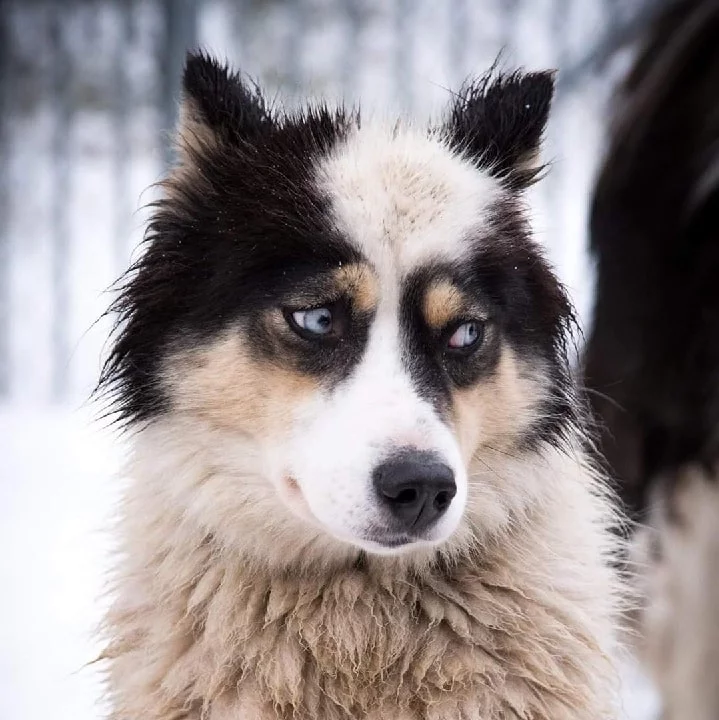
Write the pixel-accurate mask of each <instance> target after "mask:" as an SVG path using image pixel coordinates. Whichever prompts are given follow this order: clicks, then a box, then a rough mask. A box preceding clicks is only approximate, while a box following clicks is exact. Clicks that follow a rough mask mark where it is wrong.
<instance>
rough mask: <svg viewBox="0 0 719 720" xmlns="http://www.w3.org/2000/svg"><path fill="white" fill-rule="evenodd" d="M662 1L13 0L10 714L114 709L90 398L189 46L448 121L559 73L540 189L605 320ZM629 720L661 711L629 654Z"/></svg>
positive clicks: (8, 89)
mask: <svg viewBox="0 0 719 720" xmlns="http://www.w3.org/2000/svg"><path fill="white" fill-rule="evenodd" d="M658 5H659V3H658V2H656V1H655V2H650V1H647V0H643V1H642V0H445V1H444V2H437V1H436V0H296V1H292V0H240V1H238V0H235V1H230V0H206V1H204V2H203V1H202V0H197V1H196V2H195V1H194V0H65V1H63V2H53V1H52V0H0V161H1V162H0V548H1V549H0V578H2V591H0V618H2V620H0V718H2V719H6V718H7V720H16V719H17V720H21V719H22V720H36V719H37V720H40V719H41V718H42V719H43V720H44V719H45V718H47V717H52V718H53V719H54V720H88V719H89V718H95V717H101V715H102V713H101V709H102V702H101V699H100V687H99V676H98V671H97V669H96V668H95V667H94V666H92V665H88V663H90V661H92V660H93V658H94V657H95V654H96V653H97V644H96V641H95V640H94V638H93V632H94V629H95V626H96V623H97V622H98V621H99V618H100V615H101V611H102V607H103V605H104V602H105V601H104V599H103V597H102V590H103V579H104V570H105V569H106V568H107V567H108V565H109V562H110V559H109V547H110V546H109V541H108V538H107V536H106V534H105V532H104V530H105V529H106V528H107V527H108V523H109V522H110V516H111V507H112V502H113V499H114V497H116V494H117V484H116V483H115V482H114V481H113V477H114V476H115V474H116V473H117V471H118V468H119V465H120V463H121V458H122V452H123V450H122V447H121V445H120V444H119V443H118V442H117V441H116V439H115V438H114V437H113V435H112V432H111V431H108V430H107V429H106V428H104V427H103V424H102V422H98V421H97V420H96V417H97V415H98V414H99V408H98V407H97V406H95V405H94V404H93V403H92V402H90V401H89V395H90V392H91V390H92V388H93V385H94V383H95V381H96V379H97V375H98V372H99V368H100V365H101V362H102V357H103V354H104V351H105V344H106V340H107V334H108V331H109V328H110V320H109V319H107V318H102V317H101V316H102V313H103V312H104V310H105V309H106V307H107V305H108V304H109V301H110V299H111V295H110V294H109V293H108V288H109V287H110V286H111V284H112V282H113V281H114V280H115V279H116V278H117V277H118V275H119V274H120V273H121V272H122V271H123V270H124V269H125V268H126V267H127V265H128V263H129V261H130V258H131V257H132V256H133V254H134V253H136V252H137V246H138V243H139V241H140V239H141V237H142V228H143V224H144V222H145V220H146V216H147V215H146V212H147V211H146V210H145V209H143V208H144V206H146V205H147V203H148V202H150V201H151V200H152V199H153V197H154V193H155V190H154V189H152V187H151V186H152V184H153V183H155V182H156V181H158V180H159V179H161V177H162V175H163V172H164V170H165V168H166V167H167V163H168V162H170V161H171V152H170V150H169V149H168V147H169V143H168V138H169V130H170V128H171V127H172V125H173V123H174V122H175V118H176V104H177V96H178V90H179V73H180V69H181V63H182V59H183V57H184V51H185V48H186V47H188V46H195V47H197V46H202V47H205V48H207V49H208V50H211V51H212V52H214V53H216V54H218V55H221V56H226V57H227V58H228V59H229V60H230V61H231V62H232V63H233V64H234V65H235V66H236V67H237V68H240V69H241V70H243V71H244V72H246V73H248V74H249V75H250V76H252V77H255V78H258V79H259V80H260V82H261V84H262V85H263V86H264V87H265V88H266V89H267V91H268V95H269V96H270V97H273V98H276V99H277V102H279V103H282V104H286V105H293V104H295V103H297V102H299V101H300V100H301V99H303V98H307V97H311V98H317V97H323V98H328V99H329V100H331V101H337V102H342V101H344V102H346V103H348V104H354V103H357V102H359V101H360V99H361V104H362V107H363V112H364V113H368V112H373V113H378V114H383V115H384V114H395V113H398V112H401V113H410V114H412V115H415V116H417V117H418V118H420V119H425V118H428V117H435V118H436V117H438V116H439V114H440V113H441V111H442V107H443V105H444V104H445V103H446V102H448V99H449V97H450V92H451V90H452V89H456V88H458V87H459V86H460V84H461V83H462V81H463V80H464V79H465V78H466V77H467V76H469V75H472V74H478V73H481V72H483V71H484V70H486V69H487V68H488V67H489V66H490V65H491V64H492V63H493V62H494V61H495V60H497V58H499V64H500V66H501V67H506V68H512V67H515V66H519V65H521V66H525V67H527V68H545V67H552V68H558V69H559V75H558V95H557V100H556V103H555V107H554V112H553V116H552V120H551V122H550V127H549V130H548V134H547V143H546V148H545V157H546V159H547V160H549V161H551V163H552V170H551V173H550V175H549V177H548V178H547V180H546V181H545V182H543V183H542V184H540V185H539V186H537V187H536V189H534V190H533V191H532V194H531V197H530V203H531V209H532V212H533V216H534V219H535V227H536V233H537V237H538V238H539V239H540V241H541V242H542V243H544V244H545V245H546V247H547V250H548V253H549V255H550V257H551V259H552V260H553V262H554V263H555V265H556V267H557V269H558V271H559V273H560V275H561V277H562V279H563V280H564V282H565V283H566V284H567V286H568V288H569V289H570V292H571V293H572V296H573V298H574V300H575V303H576V304H577V307H578V310H579V314H580V318H581V320H582V321H583V322H584V323H586V322H588V321H589V318H590V313H591V297H592V277H591V264H590V262H589V260H588V258H587V255H586V249H585V246H586V237H585V236H586V216H587V206H588V203H589V199H590V191H591V183H592V179H593V175H594V172H595V168H596V165H597V162H598V160H599V159H600V157H601V152H602V144H603V137H604V133H605V130H606V125H607V121H608V119H609V116H610V106H609V99H610V96H611V90H612V87H613V84H614V83H615V82H616V80H617V78H619V77H620V76H621V73H622V70H623V69H624V68H625V67H626V65H627V62H628V60H629V59H630V58H631V52H632V47H633V40H634V39H635V38H636V37H637V32H638V31H639V30H640V29H641V28H642V27H643V26H644V25H645V23H646V21H647V18H648V17H650V15H651V13H652V12H654V11H655V9H656V7H657V6H658ZM625 685H626V687H625V698H626V713H627V715H626V716H627V718H631V719H634V720H649V718H652V717H654V714H655V712H656V703H655V699H654V696H653V694H652V692H651V689H650V688H649V687H648V686H647V684H646V682H645V681H644V680H643V679H642V678H641V677H639V676H638V675H637V674H636V671H635V670H634V668H633V667H632V666H631V665H628V666H627V670H626V684H625Z"/></svg>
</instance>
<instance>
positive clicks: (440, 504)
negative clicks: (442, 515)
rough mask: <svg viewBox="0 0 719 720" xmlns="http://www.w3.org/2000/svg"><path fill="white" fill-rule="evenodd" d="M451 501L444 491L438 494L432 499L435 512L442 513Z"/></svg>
mask: <svg viewBox="0 0 719 720" xmlns="http://www.w3.org/2000/svg"><path fill="white" fill-rule="evenodd" d="M451 501H452V498H451V497H450V496H449V493H448V492H447V491H446V490H442V491H440V492H438V493H437V496H436V497H435V498H434V507H435V509H436V510H439V511H440V512H443V511H444V510H446V509H447V507H448V506H449V503H450V502H451Z"/></svg>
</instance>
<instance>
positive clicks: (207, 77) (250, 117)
mask: <svg viewBox="0 0 719 720" xmlns="http://www.w3.org/2000/svg"><path fill="white" fill-rule="evenodd" d="M182 86H183V99H182V107H181V112H180V137H181V140H182V143H183V144H185V145H188V146H189V147H195V148H197V147H198V146H199V145H204V146H207V145H208V144H213V143H218V142H219V143H225V144H226V143H237V142H239V141H241V140H249V139H251V138H252V137H253V136H255V135H257V134H258V133H261V132H263V131H266V130H268V129H270V128H272V126H273V120H272V117H271V113H270V111H269V109H268V108H267V105H266V103H265V100H264V98H263V97H262V94H261V92H260V90H259V88H258V87H257V86H256V85H253V84H247V83H245V82H243V80H242V78H241V77H240V74H239V73H233V72H230V70H229V69H228V67H227V65H226V64H222V63H220V62H218V61H217V60H216V59H214V58H212V57H210V56H209V55H206V54H204V53H202V52H199V53H188V54H187V61H186V64H185V72H184V75H183V79H182ZM185 149H187V148H185Z"/></svg>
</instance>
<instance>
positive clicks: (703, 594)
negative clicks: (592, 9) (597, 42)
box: [584, 0, 719, 720]
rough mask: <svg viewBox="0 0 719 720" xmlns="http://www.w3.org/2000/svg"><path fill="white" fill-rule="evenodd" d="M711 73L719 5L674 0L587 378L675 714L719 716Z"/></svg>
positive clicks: (609, 234) (635, 99)
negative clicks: (631, 528) (629, 520)
mask: <svg viewBox="0 0 719 720" xmlns="http://www.w3.org/2000/svg"><path fill="white" fill-rule="evenodd" d="M718 83H719V3H718V2H716V0H682V1H681V2H674V3H670V4H669V6H668V8H667V9H666V10H665V11H664V12H663V13H661V15H660V16H659V17H657V18H656V20H655V21H654V23H653V24H652V26H651V27H650V28H649V30H648V32H647V34H646V38H645V39H644V40H643V43H642V47H641V49H640V51H639V53H638V56H637V58H636V60H635V62H634V65H633V67H632V68H631V70H630V72H629V74H628V76H627V78H626V80H625V81H624V83H623V84H622V86H621V87H620V90H619V93H618V98H617V103H616V105H617V107H616V118H615V120H614V123H613V126H612V128H611V133H610V141H609V146H608V150H607V154H606V159H605V161H604V165H603V167H602V168H601V171H600V174H599V178H598V180H597V184H596V188H595V193H594V200H593V207H592V213H591V246H592V251H593V254H594V257H595V258H596V265H597V298H596V306H595V317H594V323H593V328H592V331H591V333H590V336H589V342H588V346H587V351H586V355H585V371H584V374H585V384H586V386H587V387H588V388H589V390H590V392H591V396H590V397H591V404H592V406H593V410H594V413H595V416H596V417H597V418H598V420H599V422H600V427H601V433H600V443H599V446H600V450H601V452H602V453H603V455H604V457H605V458H606V461H607V463H608V465H609V467H610V469H611V472H612V475H614V476H615V477H616V479H617V483H618V489H619V491H620V495H621V496H622V498H623V500H624V503H625V505H626V508H627V510H628V511H629V512H630V513H631V515H632V516H633V518H634V519H635V521H636V522H637V523H638V529H637V531H636V533H635V534H634V537H633V540H634V542H633V546H634V547H633V550H632V553H631V555H630V563H631V565H632V566H633V567H632V568H630V570H631V571H632V572H633V573H634V574H635V579H636V582H637V585H638V587H639V588H640V589H642V590H643V593H644V598H643V604H644V606H645V607H644V610H643V611H642V612H640V613H639V617H638V618H637V621H638V629H639V634H640V636H641V642H640V643H639V649H640V652H641V655H642V657H643V658H644V660H645V662H646V663H647V665H648V667H649V668H650V670H651V672H652V675H653V676H654V678H655V680H656V681H657V684H658V687H659V690H660V692H661V695H662V699H663V701H664V705H665V717H666V718H667V719H672V720H673V719H676V720H683V719H684V718H693V719H694V720H704V719H705V718H706V719H709V718H711V719H714V718H716V717H719V693H718V692H717V690H716V688H717V686H718V682H717V681H718V680H719V670H717V668H719V650H718V649H717V648H719V643H717V642H716V640H717V638H718V637H719V619H718V618H717V615H716V607H717V604H718V603H719V572H718V571H717V567H718V566H717V558H719V533H718V532H717V529H716V528H717V523H718V522H719V490H717V487H716V486H717V482H716V477H717V461H719V333H718V332H717V324H718V323H717V318H719V290H718V289H717V284H716V281H715V275H716V272H717V270H718V269H719V243H718V242H717V239H718V238H719V101H718V100H717V94H716V87H717V84H718Z"/></svg>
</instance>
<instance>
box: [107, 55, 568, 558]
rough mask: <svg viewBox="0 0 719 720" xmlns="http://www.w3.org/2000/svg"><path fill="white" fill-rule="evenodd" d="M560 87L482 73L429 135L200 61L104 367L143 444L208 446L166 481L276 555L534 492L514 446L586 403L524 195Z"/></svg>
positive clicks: (471, 520)
mask: <svg viewBox="0 0 719 720" xmlns="http://www.w3.org/2000/svg"><path fill="white" fill-rule="evenodd" d="M551 92H552V81H551V77H550V76H549V75H547V74H534V75H524V76H520V75H514V76H511V77H508V78H502V79H499V80H496V81H495V82H494V83H491V82H490V81H482V82H480V83H477V84H475V85H473V86H469V87H468V89H467V90H466V92H465V93H464V94H463V95H462V96H461V97H460V99H459V100H458V101H456V102H455V103H454V105H453V107H452V108H451V110H450V113H449V115H448V117H447V119H446V120H445V122H444V123H443V124H441V125H439V126H437V127H435V128H432V129H430V130H428V131H420V130H418V129H417V128H413V127H407V126H402V125H397V126H394V127H383V126H381V125H376V124H367V125H365V124H363V123H360V121H359V118H358V117H357V116H354V115H353V116H348V115H345V114H344V113H342V112H337V113H330V112H329V111H327V110H325V109H314V110H308V111H306V112H305V113H303V114H299V115H297V116H283V117H277V116H276V115H275V114H273V113H271V112H270V111H269V110H268V109H267V108H266V106H265V105H264V103H263V101H262V99H261V98H260V96H259V95H258V94H257V93H256V92H255V91H254V90H253V89H250V88H248V86H247V85H246V84H243V83H242V81H241V80H240V78H239V77H238V76H236V75H230V74H228V72H227V71H226V69H224V68H222V67H220V66H219V65H217V64H216V63H215V62H213V61H212V60H210V59H207V58H205V57H202V56H195V57H190V58H189V60H188V66H187V69H186V73H185V100H184V106H183V121H182V127H181V144H182V160H181V164H180V166H179V167H178V168H177V169H176V171H175V172H174V174H173V175H172V176H171V178H170V180H169V182H168V186H167V188H168V192H167V197H166V198H165V199H164V200H162V201H161V202H160V203H159V207H158V209H157V212H156V214H155V217H154V219H153V221H152V224H151V226H150V232H149V238H148V239H149V247H148V248H147V251H146V253H145V255H144V256H143V257H142V258H141V260H140V261H139V263H138V265H137V267H136V268H135V270H134V272H133V274H132V275H131V277H130V280H129V283H128V285H127V286H126V289H125V291H124V293H123V295H122V297H121V299H120V302H119V307H120V310H121V312H122V316H123V321H124V324H123V325H122V329H121V334H120V336H119V338H118V342H117V344H116V346H115V349H114V352H113V355H112V356H111V358H110V361H109V364H108V366H107V369H106V376H105V380H106V382H109V383H110V384H114V387H115V389H116V390H117V391H118V394H119V400H120V410H121V411H122V412H123V413H124V415H125V417H126V418H127V419H128V420H129V421H131V422H133V423H135V424H138V425H139V424H140V423H149V428H147V429H146V430H143V431H142V432H143V433H144V434H145V435H146V436H148V437H151V438H152V450H151V451H149V452H150V454H151V455H152V454H154V455H156V456H157V457H160V458H161V457H163V456H165V455H168V454H169V455H172V454H173V453H179V455H182V453H183V452H188V450H187V449H188V448H192V452H190V453H189V455H188V457H189V456H191V457H192V460H191V461H188V462H190V464H192V465H193V467H195V470H196V471H195V472H193V473H190V472H187V473H185V472H183V471H180V472H176V473H175V472H174V471H170V472H168V473H167V475H168V476H167V478H166V482H167V484H168V486H170V488H171V494H172V495H173V497H175V498H176V499H178V500H179V501H180V502H181V503H183V505H185V506H186V508H187V511H188V513H190V514H195V515H197V517H198V518H199V519H200V521H201V522H202V523H204V524H205V525H207V526H208V527H209V528H210V530H211V531H212V532H219V533H222V534H223V535H224V536H226V537H232V538H236V539H237V540H238V542H245V543H246V544H248V543H249V544H254V545H255V546H257V545H262V544H268V545H272V544H273V543H276V544H277V547H282V548H287V549H286V550H284V551H283V552H289V553H291V552H293V551H294V548H293V544H294V546H295V547H306V546H307V545H308V544H309V543H312V542H314V543H317V544H321V545H323V546H326V547H330V546H332V547H334V546H342V547H354V548H361V549H363V550H367V551H370V552H376V553H398V552H404V551H407V550H412V549H415V548H418V547H423V546H424V547H426V546H428V545H437V544H443V543H446V541H447V540H448V539H449V538H450V536H453V537H454V538H455V544H457V543H460V542H465V541H466V540H467V538H470V537H476V536H477V535H478V534H481V533H482V532H491V531H493V530H495V529H496V528H498V527H500V526H502V525H503V524H507V523H509V522H511V515H512V513H513V512H521V511H522V510H523V504H525V503H526V502H531V501H532V498H533V495H536V494H537V492H541V490H539V489H537V488H532V487H529V486H531V484H532V483H531V477H530V475H531V473H527V472H523V471H522V460H521V458H522V457H523V456H524V455H526V454H529V455H531V454H532V453H536V452H539V448H541V447H543V446H544V445H546V444H550V445H551V444H553V443H554V444H556V443H559V442H560V438H561V436H562V434H563V432H564V430H565V429H566V424H567V423H569V422H571V414H572V407H573V404H572V401H571V397H570V396H569V394H570V391H569V383H568V380H567V374H566V358H565V356H564V353H563V342H564V338H565V332H566V325H567V322H568V319H569V317H570V308H569V305H568V303H567V300H566V298H565V295H564V293H563V291H562V289H561V287H560V285H559V284H558V283H557V281H556V280H555V278H554V276H553V275H552V273H551V271H550V270H549V268H548V267H547V265H546V263H545V261H544V260H543V258H542V256H541V255H540V253H539V252H538V250H537V248H536V247H535V245H534V244H533V242H532V241H531V239H530V238H529V237H528V232H527V228H526V225H525V221H524V218H523V215H522V209H521V200H520V194H521V191H522V190H523V189H524V187H526V186H527V185H528V184H529V183H530V182H531V180H532V179H533V177H534V175H535V174H536V172H537V170H538V167H537V166H536V165H535V164H534V162H533V161H534V157H535V155H536V153H537V149H538V144H539V141H540V137H541V134H542V131H543V127H544V124H545V121H546V115H547V112H548V108H549V104H550V99H551ZM200 457H201V458H202V460H201V461H200V460H198V459H197V458H200ZM157 462H162V461H160V460H158V461H157ZM497 462H501V463H502V468H503V469H504V470H505V471H506V470H507V468H510V467H513V468H514V470H512V471H511V473H510V474H512V473H513V474H514V475H516V476H518V477H519V476H521V477H519V479H516V478H514V479H513V478H512V477H508V478H504V477H503V475H502V473H501V472H500V473H498V472H497ZM165 464H166V465H167V467H171V466H172V464H171V463H170V462H169V461H168V462H166V463H165ZM493 475H495V476H496V477H493ZM199 476H201V477H199ZM512 483H514V485H513V484H512ZM520 483H526V484H528V486H527V487H520V485H519V484H520Z"/></svg>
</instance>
